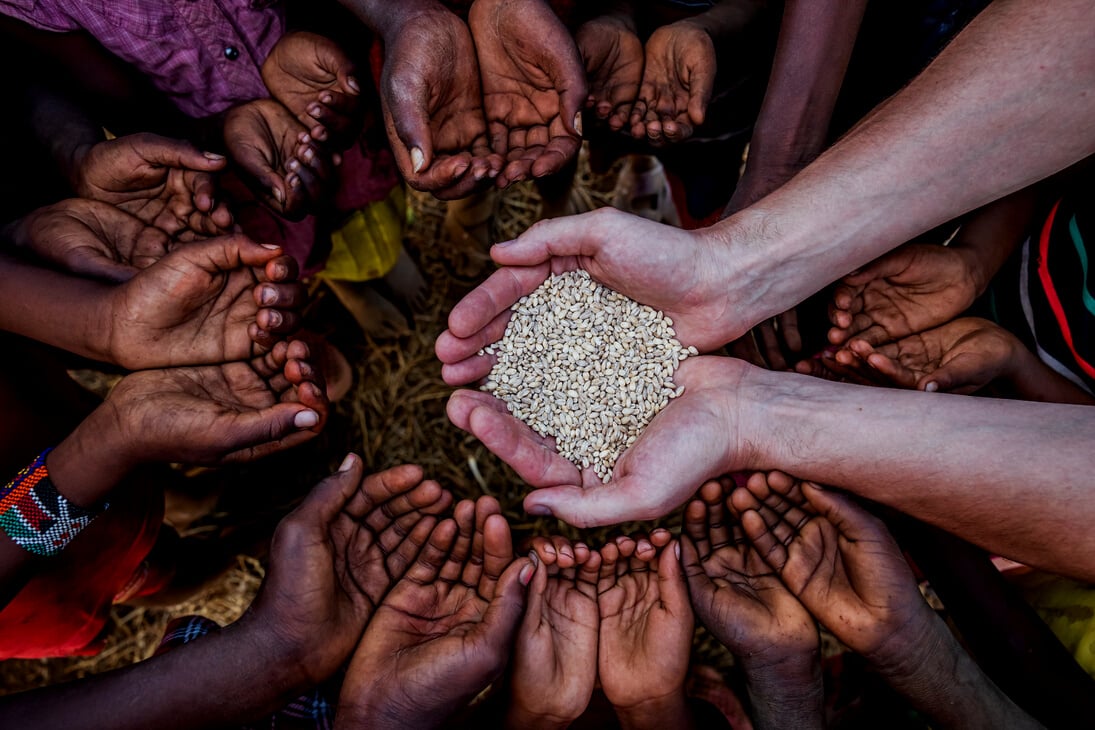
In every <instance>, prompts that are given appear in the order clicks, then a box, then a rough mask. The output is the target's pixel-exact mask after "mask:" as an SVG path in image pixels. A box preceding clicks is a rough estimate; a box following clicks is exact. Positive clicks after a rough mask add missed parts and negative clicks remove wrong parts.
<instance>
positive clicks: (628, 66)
mask: <svg viewBox="0 0 1095 730" xmlns="http://www.w3.org/2000/svg"><path fill="white" fill-rule="evenodd" d="M634 26H635V23H634V21H632V20H631V19H630V18H621V17H618V16H614V15H605V16H601V17H599V18H594V19H593V20H590V21H589V22H587V23H584V24H583V25H582V26H581V27H580V28H578V31H577V32H576V33H575V34H574V40H575V42H576V43H577V45H578V52H579V53H581V54H582V60H583V61H584V62H585V66H586V76H587V77H588V79H589V96H588V97H586V108H587V109H588V108H591V109H593V113H594V114H596V115H597V118H598V119H600V120H602V121H605V120H607V121H608V126H609V128H611V129H612V131H613V132H618V131H620V130H621V129H623V128H624V126H625V125H626V124H627V123H628V119H629V118H630V116H631V105H632V104H633V103H634V102H635V99H636V97H638V95H639V84H640V83H641V82H642V78H643V61H644V56H643V42H642V41H641V40H639V36H638V33H637V31H636V29H635V27H634Z"/></svg>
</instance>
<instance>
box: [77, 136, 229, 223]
mask: <svg viewBox="0 0 1095 730" xmlns="http://www.w3.org/2000/svg"><path fill="white" fill-rule="evenodd" d="M224 165H225V159H224V157H222V156H220V155H215V154H212V153H208V152H201V151H200V150H198V149H197V148H196V147H194V146H193V145H192V144H190V143H189V142H184V141H182V140H177V139H169V138H167V137H160V136H159V135H155V134H131V135H127V136H125V137H119V138H117V139H111V140H107V141H105V142H100V143H98V144H96V145H92V146H90V147H85V148H81V149H78V150H76V160H75V168H74V170H73V189H74V190H75V191H76V194H77V195H78V196H79V197H81V198H90V199H91V200H98V201H101V202H104V203H110V204H111V205H116V206H118V207H119V208H121V209H122V210H124V211H125V212H127V213H130V214H131V215H135V216H137V217H138V218H140V219H141V220H142V221H144V222H145V223H146V224H147V225H150V226H156V227H157V228H160V229H161V230H163V231H164V232H165V233H167V235H169V236H171V237H173V238H178V239H180V240H189V239H190V238H192V237H194V236H195V235H197V236H216V235H219V234H221V233H226V232H227V231H228V229H229V228H230V227H231V226H232V214H231V213H230V212H229V211H228V208H227V206H225V204H224V203H223V202H222V203H217V202H216V201H215V200H214V198H215V195H216V192H217V188H216V183H215V181H214V176H215V174H216V173H217V172H219V171H220V170H222V169H224Z"/></svg>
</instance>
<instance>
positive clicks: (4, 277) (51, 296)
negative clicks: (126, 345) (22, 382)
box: [0, 256, 110, 361]
mask: <svg viewBox="0 0 1095 730" xmlns="http://www.w3.org/2000/svg"><path fill="white" fill-rule="evenodd" d="M0 291H3V292H4V295H5V297H4V304H3V306H2V307H0V329H2V330H5V331H7V332H14V333H15V334H18V335H22V336H24V337H29V338H31V339H33V340H38V341H39V342H44V343H45V344H47V345H52V346H54V347H59V348H61V349H62V350H67V351H68V352H72V353H75V354H77V355H80V356H82V357H88V358H91V359H94V360H102V361H109V360H110V354H109V347H108V345H107V343H108V342H109V327H110V322H109V321H108V319H109V318H108V315H107V314H106V312H107V307H106V305H105V301H106V298H107V295H108V292H109V286H108V285H106V284H103V283H100V282H97V281H93V280H91V279H83V278H79V277H75V276H67V275H65V274H61V273H58V272H55V271H51V270H49V269H45V268H41V267H38V266H34V265H32V264H27V263H24V262H22V261H18V260H16V259H14V258H10V257H7V256H0Z"/></svg>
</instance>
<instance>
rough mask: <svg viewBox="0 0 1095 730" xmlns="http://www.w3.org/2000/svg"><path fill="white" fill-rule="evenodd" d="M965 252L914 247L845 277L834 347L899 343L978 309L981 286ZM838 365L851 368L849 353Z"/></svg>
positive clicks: (836, 297) (837, 302)
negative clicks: (859, 342)
mask: <svg viewBox="0 0 1095 730" xmlns="http://www.w3.org/2000/svg"><path fill="white" fill-rule="evenodd" d="M971 271H972V267H971V265H970V263H969V261H968V259H967V257H966V255H965V254H964V252H963V251H961V250H959V249H956V248H951V247H948V246H937V245H934V244H926V243H910V244H906V245H904V246H902V247H901V248H898V249H895V250H893V251H891V252H890V253H888V254H886V255H885V256H882V257H881V258H879V259H876V260H875V261H874V262H873V263H871V264H868V265H867V266H866V267H864V268H863V269H862V270H860V271H856V272H853V273H851V274H849V275H848V276H846V277H844V280H843V281H842V282H841V284H840V285H839V286H838V287H837V288H836V291H835V292H834V293H833V302H832V307H831V309H830V312H829V319H830V321H831V322H832V323H833V328H832V329H831V330H829V341H830V342H832V343H833V344H834V345H843V344H844V343H846V342H847V341H848V340H850V339H851V338H852V337H859V339H862V340H864V341H866V342H867V343H868V344H871V345H880V344H883V343H885V342H894V341H895V340H899V339H901V338H902V337H907V336H908V335H911V334H915V333H917V332H923V331H924V330H926V329H931V328H932V327H936V326H938V325H941V324H943V323H944V322H949V321H950V320H952V319H954V318H955V317H956V316H958V315H959V314H961V313H962V312H964V311H965V310H966V309H968V308H969V306H970V305H971V304H973V301H974V299H975V298H976V297H977V285H976V282H975V281H974V279H973V276H972V273H971ZM837 359H839V360H841V361H842V362H844V363H845V364H850V363H851V361H852V359H853V356H852V354H851V352H848V351H846V350H844V351H841V352H839V353H837Z"/></svg>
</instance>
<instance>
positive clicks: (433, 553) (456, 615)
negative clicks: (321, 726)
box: [338, 497, 533, 728]
mask: <svg viewBox="0 0 1095 730" xmlns="http://www.w3.org/2000/svg"><path fill="white" fill-rule="evenodd" d="M532 573H533V566H532V564H531V562H530V561H529V559H528V558H520V559H518V560H514V559H513V543H512V540H511V538H510V531H509V525H508V524H507V523H506V520H505V518H504V517H502V515H501V509H500V508H499V506H498V502H497V501H495V500H494V499H493V498H491V497H480V498H479V500H478V502H471V501H463V502H461V503H459V504H458V505H456V508H455V510H454V513H453V518H452V519H448V520H445V521H443V522H441V523H440V524H438V525H437V527H435V528H434V530H433V533H432V534H431V535H430V539H429V542H428V543H427V544H426V546H425V547H424V548H423V549H422V551H421V552H420V553H419V556H418V560H417V561H416V562H415V564H414V565H413V566H411V567H410V568H409V569H408V570H407V573H406V575H404V576H403V578H402V580H400V581H399V583H397V584H396V585H395V587H394V588H392V590H391V592H390V593H389V594H388V596H387V597H386V598H385V599H384V602H383V603H381V605H380V607H379V608H378V609H377V610H376V613H375V614H374V615H373V618H372V620H371V621H370V622H369V626H368V628H367V629H366V630H365V635H364V636H363V637H362V639H361V644H360V645H359V646H358V648H357V651H356V652H355V653H354V657H353V659H352V660H351V662H350V667H349V669H348V670H347V673H346V680H345V682H344V683H343V686H342V695H341V697H340V699H339V713H338V726H339V727H356V726H358V724H360V723H362V722H365V723H367V724H368V725H369V727H375V728H389V727H391V728H395V727H399V728H404V727H415V728H431V727H438V726H440V725H441V724H442V723H443V722H444V721H445V719H446V718H447V717H448V716H449V715H451V714H452V713H453V712H455V711H456V710H458V709H459V708H461V707H463V706H464V705H466V704H467V702H468V701H469V700H471V699H472V698H473V697H475V695H476V694H478V693H479V692H480V691H482V690H483V688H485V687H486V686H487V685H488V684H490V683H491V682H492V681H494V680H495V679H497V678H498V677H499V676H500V675H501V674H502V672H503V670H504V669H505V666H506V662H507V661H508V659H509V656H510V653H511V652H512V650H513V642H514V638H515V636H516V634H517V628H518V625H519V624H520V622H521V616H522V614H523V613H524V610H525V603H526V596H525V586H526V585H528V582H529V581H530V580H531V579H532Z"/></svg>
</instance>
